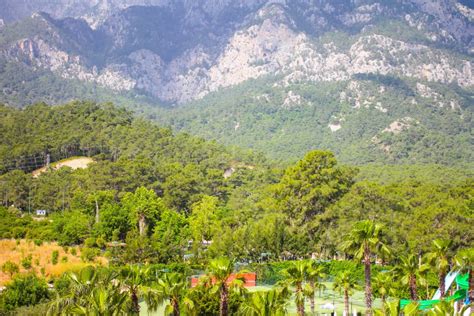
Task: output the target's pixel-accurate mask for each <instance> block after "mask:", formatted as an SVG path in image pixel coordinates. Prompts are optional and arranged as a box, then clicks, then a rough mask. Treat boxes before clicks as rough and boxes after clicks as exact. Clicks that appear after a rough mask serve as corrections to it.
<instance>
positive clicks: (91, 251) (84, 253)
mask: <svg viewBox="0 0 474 316" xmlns="http://www.w3.org/2000/svg"><path fill="white" fill-rule="evenodd" d="M99 252H100V251H99V249H97V248H88V247H84V248H82V250H81V259H82V261H84V262H92V261H94V259H95V257H97V256H98V255H99Z"/></svg>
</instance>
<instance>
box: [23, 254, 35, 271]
mask: <svg viewBox="0 0 474 316" xmlns="http://www.w3.org/2000/svg"><path fill="white" fill-rule="evenodd" d="M32 260H33V256H32V255H28V256H27V257H25V258H23V259H21V265H22V267H23V268H25V269H26V270H29V269H31V261H32Z"/></svg>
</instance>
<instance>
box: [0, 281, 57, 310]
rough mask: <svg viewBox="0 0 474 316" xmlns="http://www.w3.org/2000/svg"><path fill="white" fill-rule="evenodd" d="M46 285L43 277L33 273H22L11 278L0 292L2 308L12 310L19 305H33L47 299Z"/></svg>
mask: <svg viewBox="0 0 474 316" xmlns="http://www.w3.org/2000/svg"><path fill="white" fill-rule="evenodd" d="M49 295H50V293H49V290H48V285H47V284H46V281H45V280H44V279H40V278H38V277H36V276H35V275H34V274H28V275H22V276H18V277H16V278H15V279H13V282H12V283H10V284H9V285H7V288H6V289H5V290H4V291H3V292H2V300H3V306H4V309H5V310H7V311H11V310H14V309H16V308H18V307H21V306H33V305H36V304H39V303H42V302H45V301H47V300H48V299H49Z"/></svg>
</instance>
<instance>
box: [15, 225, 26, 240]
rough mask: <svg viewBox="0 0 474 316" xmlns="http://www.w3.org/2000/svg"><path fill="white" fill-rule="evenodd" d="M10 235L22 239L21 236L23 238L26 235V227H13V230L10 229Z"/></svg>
mask: <svg viewBox="0 0 474 316" xmlns="http://www.w3.org/2000/svg"><path fill="white" fill-rule="evenodd" d="M12 233H13V234H12V235H13V238H15V239H22V238H25V235H26V229H25V228H23V227H15V228H13V231H12Z"/></svg>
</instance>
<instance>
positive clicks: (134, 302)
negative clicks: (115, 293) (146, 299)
mask: <svg viewBox="0 0 474 316" xmlns="http://www.w3.org/2000/svg"><path fill="white" fill-rule="evenodd" d="M149 272H150V270H149V269H148V268H143V267H141V266H138V265H130V266H126V267H125V268H123V269H122V270H121V278H122V280H123V281H122V283H123V285H124V288H125V289H126V290H127V291H128V293H129V295H130V301H131V308H130V311H129V312H130V313H131V314H139V313H140V305H139V303H138V302H139V296H140V292H141V288H142V286H143V285H145V283H147V281H148V279H149Z"/></svg>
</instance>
